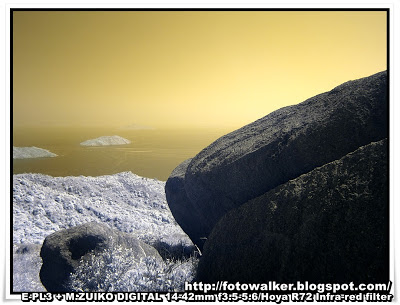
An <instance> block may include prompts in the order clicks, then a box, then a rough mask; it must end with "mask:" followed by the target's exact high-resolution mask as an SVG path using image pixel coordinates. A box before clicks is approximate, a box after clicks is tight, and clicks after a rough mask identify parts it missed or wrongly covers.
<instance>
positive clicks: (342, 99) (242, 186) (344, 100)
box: [166, 72, 388, 248]
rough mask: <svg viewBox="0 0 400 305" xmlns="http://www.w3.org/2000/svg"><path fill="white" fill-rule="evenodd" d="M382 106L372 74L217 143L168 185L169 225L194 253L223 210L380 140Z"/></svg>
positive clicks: (379, 77)
mask: <svg viewBox="0 0 400 305" xmlns="http://www.w3.org/2000/svg"><path fill="white" fill-rule="evenodd" d="M387 106H388V98H387V73H386V72H380V73H377V74H374V75H372V76H370V77H366V78H362V79H358V80H354V81H349V82H346V83H344V84H342V85H340V86H338V87H336V88H334V89H333V90H331V91H329V92H326V93H322V94H319V95H317V96H315V97H312V98H310V99H308V100H306V101H304V102H303V103H300V104H298V105H294V106H290V107H285V108H281V109H279V110H277V111H275V112H272V113H271V114H269V115H267V116H265V117H263V118H261V119H259V120H257V121H255V122H253V123H251V124H249V125H246V126H244V127H242V128H240V129H238V130H236V131H234V132H232V133H230V134H227V135H225V136H223V137H221V138H219V139H218V140H216V141H215V142H214V143H212V144H211V145H209V146H208V147H206V148H205V149H203V150H202V151H201V152H200V153H199V154H198V155H196V156H195V157H194V158H193V159H191V160H190V161H186V162H184V163H183V164H181V165H180V166H178V168H177V169H176V170H175V171H174V172H173V173H172V174H171V177H170V178H169V179H168V181H167V183H166V194H167V201H168V204H169V206H170V208H171V211H172V213H173V214H174V217H175V218H176V220H177V222H178V223H179V224H181V225H182V228H183V229H184V230H185V232H186V233H187V234H188V235H189V237H190V238H191V239H192V241H193V242H194V243H196V244H197V245H198V246H199V247H200V248H202V247H203V243H204V240H205V238H207V237H208V235H209V234H210V232H211V230H212V229H213V227H214V226H215V224H216V223H217V222H218V221H219V220H220V218H221V217H222V216H223V215H224V214H226V213H227V212H228V211H230V210H231V209H233V208H236V207H239V206H241V205H242V204H244V203H246V202H247V201H249V200H251V199H253V198H256V197H258V196H260V195H262V194H264V193H266V192H268V191H269V190H271V189H273V188H275V187H277V186H278V185H281V184H283V183H286V182H287V181H289V180H291V179H295V178H297V177H299V176H300V175H302V174H305V173H307V172H310V171H311V170H313V169H315V168H317V167H319V166H322V165H324V164H326V163H329V162H332V161H334V160H338V159H340V158H341V157H343V156H345V155H346V154H348V153H350V152H352V151H354V150H356V149H357V148H359V147H360V146H363V145H367V144H369V143H371V142H374V141H379V140H382V139H384V138H386V137H387V136H388V122H387V117H388V107H387ZM186 224H190V226H189V225H186Z"/></svg>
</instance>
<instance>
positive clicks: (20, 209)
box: [13, 172, 192, 291]
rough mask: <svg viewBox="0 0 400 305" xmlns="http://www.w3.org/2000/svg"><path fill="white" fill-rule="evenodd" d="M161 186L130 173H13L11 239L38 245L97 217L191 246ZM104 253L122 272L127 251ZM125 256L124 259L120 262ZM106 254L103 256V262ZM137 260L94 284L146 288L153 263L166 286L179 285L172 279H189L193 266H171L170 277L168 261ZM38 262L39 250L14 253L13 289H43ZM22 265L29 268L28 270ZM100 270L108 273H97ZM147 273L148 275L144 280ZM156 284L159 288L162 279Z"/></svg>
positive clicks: (150, 237) (144, 236)
mask: <svg viewBox="0 0 400 305" xmlns="http://www.w3.org/2000/svg"><path fill="white" fill-rule="evenodd" d="M164 187H165V182H162V181H158V180H154V179H148V178H143V177H140V176H137V175H135V174H133V173H131V172H123V173H119V174H115V175H107V176H99V177H84V176H79V177H51V176H47V175H42V174H18V175H13V243H14V244H42V243H43V241H44V239H45V237H46V236H48V235H50V234H51V233H53V232H56V231H58V230H60V229H64V228H70V227H74V226H77V225H81V224H84V223H87V222H91V221H96V222H100V223H105V224H107V225H109V226H110V227H111V228H115V229H118V230H120V231H122V232H127V233H130V234H132V235H134V236H136V237H137V238H139V239H141V240H142V241H144V242H146V243H147V244H165V245H167V248H168V249H174V247H175V248H176V249H182V247H190V246H192V242H191V241H190V239H189V238H188V236H187V235H186V234H185V233H184V232H183V231H182V229H181V228H180V227H179V225H178V224H177V223H176V222H175V220H174V218H173V216H172V214H171V211H170V210H169V207H168V204H167V202H166V199H165V191H164ZM104 255H106V254H104ZM108 255H110V256H111V257H109V258H108V261H109V262H110V263H109V264H111V265H110V268H111V269H110V270H113V268H116V267H118V268H119V269H118V270H120V271H121V272H122V271H123V270H125V269H124V268H125V267H124V266H126V264H127V263H129V264H130V262H129V257H126V256H127V255H129V252H123V253H122V252H121V253H116V252H113V253H109V254H108ZM125 257H126V258H127V259H128V262H125V261H123V259H124V258H125ZM106 258H107V257H106V256H104V257H103V259H104V260H105V261H107V259H106ZM97 264H100V265H97V266H98V267H97V268H96V267H95V266H96V265H94V266H93V267H92V268H91V269H90V270H92V271H91V272H93V276H92V278H96V276H95V274H97V275H99V272H100V271H99V270H104V266H103V265H102V264H103V263H102V261H100V260H99V261H97ZM113 264H114V265H113ZM137 264H139V265H138V266H139V269H137V268H133V269H132V268H131V267H130V269H129V270H128V271H129V272H128V271H126V272H125V271H124V272H123V274H124V277H122V278H123V279H124V280H121V281H117V280H116V279H117V278H116V275H115V273H113V272H111V271H110V272H111V273H110V272H109V273H108V277H109V278H110V279H111V278H112V281H111V280H107V279H108V278H107V277H106V278H99V281H98V283H97V284H98V285H100V286H99V287H100V288H101V289H104V290H106V289H108V290H113V289H114V290H116V288H113V287H118V289H122V288H124V287H126V288H128V287H129V289H137V287H142V288H143V289H145V290H146V289H147V288H145V287H144V286H143V285H145V284H144V283H148V284H149V285H153V283H155V282H156V281H155V280H154V278H153V277H152V276H151V274H152V273H151V272H150V270H151V268H161V269H160V270H158V269H157V270H155V269H154V270H153V272H156V271H157V272H161V274H163V275H162V276H163V278H164V279H165V281H166V283H170V282H171V283H170V284H168V285H170V286H168V287H176V285H180V284H179V283H177V282H176V279H178V278H181V277H182V278H185V279H187V278H189V276H188V274H187V272H186V271H183V270H186V269H190V268H191V264H189V263H187V262H183V263H182V268H183V269H182V268H181V267H177V268H175V269H173V270H175V271H173V273H171V274H170V275H169V276H172V279H171V278H168V277H166V275H164V273H165V272H166V271H165V270H166V269H163V268H164V267H165V266H166V267H165V268H168V266H170V264H169V263H168V264H166V265H165V266H164V265H154V264H153V265H152V264H151V263H150V262H147V261H142V262H137ZM178 265H179V264H178ZM178 265H177V266H178ZM40 266H41V258H40V257H39V253H36V254H29V255H27V254H24V255H22V254H17V255H14V274H13V278H14V282H13V290H14V291H42V290H43V286H42V285H41V283H40V282H39V277H38V272H39V269H40ZM151 266H153V267H151ZM144 267H146V268H147V269H146V270H148V272H147V273H144V272H142V271H140V272H139V273H140V274H141V275H140V276H139V275H138V277H140V278H142V279H143V281H144V282H140V281H139V280H138V278H137V277H135V276H134V274H135V272H136V271H134V270H144ZM82 268H83V267H82ZM102 268H103V269H102ZM149 268H150V269H149ZM185 268H186V269H185ZM26 270H29V271H28V273H29V274H28V275H26V274H27V271H26ZM163 270H164V271H163ZM139 273H138V274H139ZM167 273H168V272H167ZM82 274H83V273H82ZM104 274H107V273H101V275H104ZM146 274H147V275H146ZM168 274H169V273H168ZM146 278H147V279H148V278H151V279H152V280H145V279H146ZM80 279H81V280H82V281H83V280H84V278H80ZM77 280H78V279H77ZM102 280H104V281H105V282H102ZM132 281H133V282H132ZM174 281H175V282H174ZM88 285H89V284H88ZM90 285H91V284H90ZM90 285H89V286H90ZM113 285H114V286H113ZM124 285H128V286H124ZM157 285H158V287H161V286H160V284H157ZM166 285H167V284H166ZM82 287H87V285H86V286H85V285H83V286H82ZM90 287H92V286H90ZM134 287H136V288H134ZM152 287H153V286H152ZM118 289H117V290H118ZM171 289H172V288H171ZM122 290H123V291H125V289H122ZM149 290H152V289H149ZM96 291H97V290H96ZM127 291H129V290H127ZM146 291H147V290H146Z"/></svg>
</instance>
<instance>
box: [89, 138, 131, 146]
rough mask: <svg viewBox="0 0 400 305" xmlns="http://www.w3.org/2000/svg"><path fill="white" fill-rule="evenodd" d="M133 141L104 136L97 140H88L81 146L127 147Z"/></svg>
mask: <svg viewBox="0 0 400 305" xmlns="http://www.w3.org/2000/svg"><path fill="white" fill-rule="evenodd" d="M130 143H131V141H129V140H127V139H125V138H123V137H120V136H103V137H99V138H96V139H91V140H87V141H84V142H82V143H81V146H109V145H126V144H130Z"/></svg>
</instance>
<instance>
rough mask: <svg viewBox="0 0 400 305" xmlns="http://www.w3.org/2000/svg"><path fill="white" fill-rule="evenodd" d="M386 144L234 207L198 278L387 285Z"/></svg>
mask: <svg viewBox="0 0 400 305" xmlns="http://www.w3.org/2000/svg"><path fill="white" fill-rule="evenodd" d="M388 184H389V181H388V144H387V141H386V140H382V141H379V142H375V143H371V144H369V145H366V146H363V147H361V148H359V149H357V150H356V151H354V152H352V153H350V154H347V155H346V156H345V157H343V158H341V159H339V160H336V161H334V162H331V163H328V164H326V165H324V166H322V167H319V168H316V169H314V170H312V171H310V172H309V173H306V174H304V175H301V176H300V177H298V178H296V179H294V180H291V181H288V182H286V183H284V184H282V185H280V186H278V187H276V188H274V189H272V190H270V191H269V192H267V193H266V194H263V195H262V196H259V197H257V198H255V199H253V200H250V201H249V202H247V203H245V204H243V205H242V206H241V207H239V208H236V209H234V210H231V211H230V212H229V213H227V214H226V215H225V216H224V217H223V218H222V219H221V220H220V221H219V222H218V224H217V225H216V226H215V227H214V229H213V231H212V233H211V234H210V236H209V238H208V240H207V242H206V244H205V247H204V251H203V256H202V258H201V260H200V263H199V268H198V279H197V280H198V281H203V282H215V281H218V280H224V281H231V282H236V281H240V282H266V281H270V280H274V281H278V282H296V281H306V280H307V281H310V282H313V283H320V282H330V283H336V282H355V283H356V282H358V283H360V282H363V283H371V282H381V283H383V282H387V281H388V279H389V240H388V238H389V210H388V209H389V201H388V200H389V198H388Z"/></svg>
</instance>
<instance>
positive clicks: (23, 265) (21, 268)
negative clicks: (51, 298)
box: [13, 246, 46, 292]
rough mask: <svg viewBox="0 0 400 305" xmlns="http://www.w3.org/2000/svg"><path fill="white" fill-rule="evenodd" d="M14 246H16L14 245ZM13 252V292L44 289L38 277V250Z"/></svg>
mask: <svg viewBox="0 0 400 305" xmlns="http://www.w3.org/2000/svg"><path fill="white" fill-rule="evenodd" d="M14 248H16V247H15V246H14ZM15 250H16V249H14V253H13V271H14V272H13V290H14V291H15V292H18V291H19V292H30V291H31V292H40V291H46V289H45V288H44V287H43V285H42V283H41V282H40V279H39V270H40V267H41V266H42V260H41V259H40V256H39V250H37V251H30V252H27V253H17V252H16V251H15Z"/></svg>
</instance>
